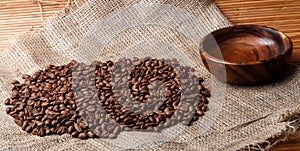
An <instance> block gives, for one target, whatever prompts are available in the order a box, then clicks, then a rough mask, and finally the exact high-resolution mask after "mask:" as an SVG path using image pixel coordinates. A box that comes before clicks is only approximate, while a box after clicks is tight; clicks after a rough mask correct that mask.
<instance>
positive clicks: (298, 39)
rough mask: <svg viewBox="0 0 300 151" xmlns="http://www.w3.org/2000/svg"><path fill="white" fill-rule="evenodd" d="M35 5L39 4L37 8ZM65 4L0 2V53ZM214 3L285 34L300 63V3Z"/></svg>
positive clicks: (291, 146)
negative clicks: (21, 34) (11, 37)
mask: <svg viewBox="0 0 300 151" xmlns="http://www.w3.org/2000/svg"><path fill="white" fill-rule="evenodd" d="M37 1H40V5H39V3H38V2H37ZM67 1H68V0H0V50H1V49H3V48H5V47H6V46H7V45H6V42H7V39H8V38H9V37H10V36H12V35H14V34H17V33H20V32H26V31H30V30H32V29H34V28H41V27H42V23H43V20H46V19H47V18H49V17H50V16H52V15H53V14H55V13H57V11H58V10H61V9H62V8H64V7H65V6H66V4H67ZM73 1H75V0H73ZM215 2H216V3H217V5H218V6H219V8H220V9H221V11H222V12H223V13H224V14H225V16H227V17H228V19H229V20H230V21H231V22H232V23H234V24H236V25H237V24H259V25H265V26H270V27H273V28H276V29H278V30H280V31H282V32H284V33H286V34H287V35H288V36H289V37H290V38H291V39H292V40H293V42H294V54H293V55H294V58H296V60H300V27H299V25H300V13H299V11H300V1H299V0H284V1H282V0H255V1H249V0H215ZM41 10H42V12H43V13H41ZM42 16H43V18H42ZM299 134H300V132H299ZM275 150H277V151H284V150H289V151H290V150H300V137H299V138H297V139H296V140H293V141H288V142H285V143H281V144H280V145H278V146H276V147H275Z"/></svg>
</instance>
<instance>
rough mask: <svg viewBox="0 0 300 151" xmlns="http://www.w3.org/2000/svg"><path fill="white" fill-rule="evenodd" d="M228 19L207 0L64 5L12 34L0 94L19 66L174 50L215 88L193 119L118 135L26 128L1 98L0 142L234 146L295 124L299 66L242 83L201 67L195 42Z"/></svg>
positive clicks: (33, 146)
mask: <svg viewBox="0 0 300 151" xmlns="http://www.w3.org/2000/svg"><path fill="white" fill-rule="evenodd" d="M230 25H231V23H230V22H229V21H228V20H227V19H226V18H225V17H224V16H223V15H222V14H221V13H220V11H219V9H218V8H217V7H216V6H215V4H214V3H213V2H212V1H210V0H184V1H177V0H126V1H125V0H111V1H104V0H88V1H86V2H84V3H80V4H77V5H76V6H75V7H73V8H67V9H66V10H64V11H62V12H60V13H59V14H58V15H57V16H55V17H54V18H53V19H50V20H49V21H47V22H46V23H45V28H44V30H42V31H35V32H30V33H26V34H22V35H17V36H15V37H14V38H12V39H10V40H9V46H8V48H6V49H5V50H2V51H1V52H0V75H1V76H0V82H1V86H0V91H1V94H0V97H1V99H2V100H4V99H5V98H7V97H9V96H10V89H11V85H10V81H11V80H13V79H18V80H20V76H21V75H22V74H24V73H27V74H32V73H33V72H34V71H36V70H39V69H44V68H45V66H46V65H47V64H49V63H51V64H56V65H61V64H66V63H68V62H69V61H70V60H72V59H76V60H79V61H84V62H90V61H93V60H95V59H97V60H101V61H105V60H108V59H110V60H116V59H117V58H119V57H124V56H125V57H134V56H137V57H144V56H151V57H154V58H177V59H178V60H179V61H180V63H181V64H183V65H189V66H193V67H195V68H196V69H197V74H198V75H199V76H201V77H204V78H205V80H206V82H205V85H206V86H207V87H209V89H210V90H211V91H212V97H211V99H210V104H209V111H207V113H206V116H205V117H204V118H202V119H200V120H199V121H197V122H196V124H194V125H193V126H191V127H184V126H182V125H177V126H175V127H171V128H168V129H166V130H164V131H163V132H162V133H145V132H122V133H121V135H120V136H119V137H118V139H116V140H108V139H89V140H79V139H73V138H71V137H70V136H69V135H67V134H65V135H63V136H47V137H43V138H41V137H37V136H33V135H31V134H27V133H26V132H24V131H22V129H21V128H20V127H18V126H17V125H16V124H15V123H14V122H13V119H12V118H11V117H10V116H8V115H6V114H5V106H4V105H3V103H1V105H0V108H1V115H2V116H1V117H0V147H1V149H2V150H123V149H142V150H149V149H159V150H179V149H180V150H237V149H241V148H244V147H247V146H249V145H252V144H258V143H263V142H266V140H267V139H268V138H272V137H274V136H279V135H286V134H288V133H289V132H291V131H292V130H294V129H295V128H298V124H297V122H298V120H297V115H298V114H299V111H300V110H299V109H300V106H299V105H298V103H299V101H300V100H299V98H300V93H299V90H300V89H299V88H300V85H299V84H300V82H299V80H300V79H299V75H300V70H299V69H298V68H291V69H290V70H289V71H288V73H287V76H285V77H284V78H282V79H281V80H279V81H277V82H274V83H271V84H265V85H261V86H252V87H241V86H232V85H226V84H224V83H220V82H218V81H216V79H214V78H213V77H211V76H210V74H209V73H208V72H207V71H206V69H205V68H204V67H203V65H202V63H201V60H200V57H199V53H198V43H199V40H200V39H201V37H203V36H204V35H206V34H207V33H209V32H211V31H213V30H215V29H219V28H222V27H226V26H230Z"/></svg>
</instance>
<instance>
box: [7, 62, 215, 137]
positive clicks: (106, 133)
mask: <svg viewBox="0 0 300 151" xmlns="http://www.w3.org/2000/svg"><path fill="white" fill-rule="evenodd" d="M194 72H195V70H194V69H193V68H191V67H184V66H180V65H179V63H177V61H176V60H174V59H173V60H168V59H151V58H145V59H143V60H141V59H138V58H133V59H126V58H121V59H120V60H118V61H117V62H115V63H113V62H112V61H107V62H100V61H96V62H94V63H93V64H92V65H86V64H83V63H77V62H75V61H72V62H70V63H69V64H67V65H63V66H54V65H48V66H47V67H46V69H45V70H39V71H37V72H35V73H34V74H33V75H27V74H24V75H23V76H22V79H24V83H20V82H19V81H17V80H13V81H12V82H11V83H12V84H13V88H12V90H11V97H10V98H8V99H6V100H5V101H4V104H5V105H9V106H10V107H8V108H6V113H7V114H9V115H11V116H12V117H13V118H14V121H15V123H16V124H17V125H18V126H20V127H21V128H22V129H23V130H24V131H26V132H28V133H32V134H33V135H38V136H41V137H42V136H45V135H51V134H57V135H62V134H64V133H69V134H70V135H71V136H72V137H76V138H80V139H87V138H93V137H102V138H111V139H114V138H117V135H118V134H119V133H120V132H121V131H124V130H125V131H131V130H134V129H136V130H145V131H155V132H158V131H161V130H162V129H164V128H167V127H170V126H173V125H175V124H178V123H182V124H185V125H191V124H192V123H193V122H194V121H196V120H198V119H199V116H203V115H204V112H205V111H206V110H207V106H206V104H208V99H207V98H208V97H210V95H211V94H210V92H209V91H208V90H207V89H206V88H205V87H204V86H203V85H202V82H203V81H204V80H203V78H197V77H196V76H195V75H194V74H193V73H194Z"/></svg>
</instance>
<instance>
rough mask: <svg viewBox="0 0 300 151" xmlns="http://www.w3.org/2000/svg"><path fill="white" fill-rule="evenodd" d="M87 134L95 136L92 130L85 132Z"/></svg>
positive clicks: (90, 136) (91, 136)
mask: <svg viewBox="0 0 300 151" xmlns="http://www.w3.org/2000/svg"><path fill="white" fill-rule="evenodd" d="M87 135H88V137H89V138H93V137H94V136H95V134H94V132H93V131H92V130H89V131H88V132H87Z"/></svg>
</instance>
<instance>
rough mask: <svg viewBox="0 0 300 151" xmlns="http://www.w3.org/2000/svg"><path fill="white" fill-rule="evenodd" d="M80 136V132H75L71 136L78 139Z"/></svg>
mask: <svg viewBox="0 0 300 151" xmlns="http://www.w3.org/2000/svg"><path fill="white" fill-rule="evenodd" d="M78 134H79V132H77V131H74V132H73V133H72V134H71V136H72V137H78Z"/></svg>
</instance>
